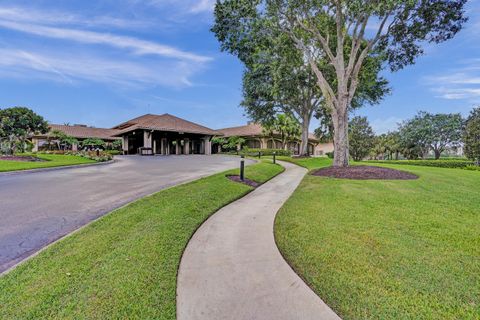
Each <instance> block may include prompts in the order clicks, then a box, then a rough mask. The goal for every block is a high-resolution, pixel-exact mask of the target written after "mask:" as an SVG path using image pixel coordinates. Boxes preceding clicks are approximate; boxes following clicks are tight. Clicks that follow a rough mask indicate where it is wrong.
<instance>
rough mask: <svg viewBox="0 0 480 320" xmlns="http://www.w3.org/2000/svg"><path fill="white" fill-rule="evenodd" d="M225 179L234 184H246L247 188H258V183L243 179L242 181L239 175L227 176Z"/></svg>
mask: <svg viewBox="0 0 480 320" xmlns="http://www.w3.org/2000/svg"><path fill="white" fill-rule="evenodd" d="M227 178H228V179H230V180H232V181H235V182H239V183H243V184H246V185H247V186H250V187H252V188H257V187H258V186H260V183H258V182H256V181H253V180H250V179H247V178H244V179H243V181H242V179H240V176H239V175H227Z"/></svg>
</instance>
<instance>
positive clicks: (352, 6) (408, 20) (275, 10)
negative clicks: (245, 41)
mask: <svg viewBox="0 0 480 320" xmlns="http://www.w3.org/2000/svg"><path fill="white" fill-rule="evenodd" d="M251 2H254V3H256V4H259V5H260V7H261V10H262V12H264V14H265V15H268V16H270V17H274V18H276V20H275V21H276V23H277V24H278V25H279V27H280V28H281V29H282V30H283V31H284V32H285V33H286V34H288V35H289V36H290V38H291V39H292V40H293V41H294V42H295V45H296V47H297V48H298V49H299V50H300V51H301V52H302V53H303V54H304V56H305V61H306V63H308V64H309V65H310V67H311V68H312V70H313V72H314V73H315V76H316V79H317V84H318V86H319V88H320V89H321V91H322V94H323V98H324V99H325V102H326V105H327V109H328V110H329V112H330V113H331V115H332V121H333V126H334V143H335V159H334V165H335V166H347V165H348V159H349V151H348V112H349V110H350V108H351V106H352V100H353V99H354V97H355V94H356V92H357V90H358V88H359V85H360V84H361V79H360V74H361V71H362V69H363V67H364V65H365V62H366V61H367V60H368V59H369V58H371V57H378V58H379V59H385V61H386V62H387V63H388V65H389V66H390V69H391V70H392V71H396V70H399V69H402V68H403V67H405V66H407V65H410V64H413V63H414V62H415V59H416V58H417V57H418V56H419V55H421V54H422V53H423V50H422V47H421V45H422V42H428V43H440V42H442V41H445V40H448V39H450V38H452V37H453V36H454V35H455V34H456V33H457V32H458V31H459V30H460V29H461V28H462V26H463V24H464V22H465V21H466V20H467V18H466V17H465V16H464V5H465V3H466V0H381V1H379V0H265V1H251ZM325 61H327V63H325ZM332 72H333V74H334V77H333V78H331V77H329V76H328V75H329V74H331V73H332Z"/></svg>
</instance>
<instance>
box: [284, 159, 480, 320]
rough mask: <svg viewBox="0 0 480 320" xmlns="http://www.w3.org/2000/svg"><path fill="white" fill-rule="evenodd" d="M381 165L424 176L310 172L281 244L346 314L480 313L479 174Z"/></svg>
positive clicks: (289, 210)
mask: <svg viewBox="0 0 480 320" xmlns="http://www.w3.org/2000/svg"><path fill="white" fill-rule="evenodd" d="M302 161H303V165H304V166H306V167H308V168H310V169H312V168H314V167H315V166H317V164H318V165H320V166H324V165H328V163H322V162H321V161H320V160H318V159H312V160H302ZM319 161H320V162H319ZM384 166H385V167H391V168H396V169H401V170H408V171H411V172H413V173H415V174H417V175H419V176H420V179H419V180H409V181H353V180H339V179H331V178H324V177H315V176H311V175H308V176H306V178H305V179H304V181H303V182H302V183H301V185H300V186H299V188H298V189H297V191H296V192H295V193H294V195H293V196H292V197H291V198H290V199H289V200H288V202H287V203H286V204H285V206H284V207H283V208H282V209H281V211H280V213H279V215H278V216H277V220H276V224H275V236H276V240H277V243H278V246H279V248H280V250H281V252H282V253H283V255H284V256H285V257H286V259H287V260H288V261H289V262H290V263H291V265H292V266H293V268H294V269H295V270H296V271H297V272H298V273H299V274H300V275H301V276H302V277H303V278H304V279H305V280H306V282H307V283H308V284H309V285H310V286H311V287H312V288H313V289H314V290H315V291H316V292H317V294H318V295H319V296H320V297H321V298H322V299H324V301H325V302H326V303H327V304H328V305H330V306H331V307H332V308H333V309H334V310H335V311H336V312H337V313H338V314H339V315H340V316H341V317H342V318H344V319H480V196H479V195H480V172H469V171H465V170H459V169H444V168H430V167H418V166H417V167H414V166H405V165H398V166H394V165H388V166H387V165H384Z"/></svg>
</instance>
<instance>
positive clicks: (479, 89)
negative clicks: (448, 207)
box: [423, 59, 480, 103]
mask: <svg viewBox="0 0 480 320" xmlns="http://www.w3.org/2000/svg"><path fill="white" fill-rule="evenodd" d="M458 63H459V65H460V66H459V67H458V68H456V69H451V70H450V72H449V73H448V74H440V75H432V76H428V77H425V78H424V79H423V80H424V81H423V83H424V84H425V85H427V86H429V87H430V90H431V91H433V92H435V93H436V94H437V97H438V98H443V99H447V100H466V101H468V102H472V103H477V102H479V101H480V59H469V60H465V61H459V62H458Z"/></svg>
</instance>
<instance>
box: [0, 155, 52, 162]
mask: <svg viewBox="0 0 480 320" xmlns="http://www.w3.org/2000/svg"><path fill="white" fill-rule="evenodd" d="M0 161H24V162H42V161H46V160H44V159H40V158H38V157H34V156H0Z"/></svg>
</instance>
